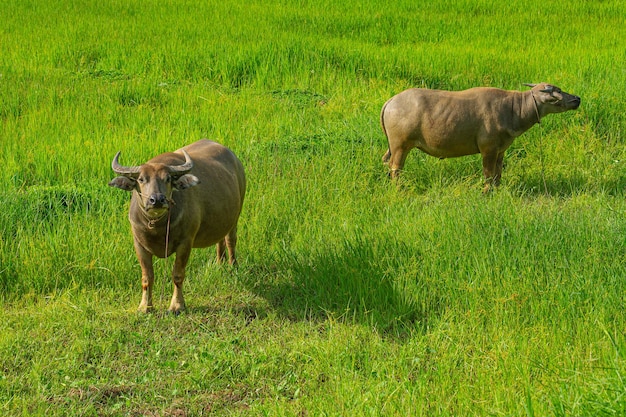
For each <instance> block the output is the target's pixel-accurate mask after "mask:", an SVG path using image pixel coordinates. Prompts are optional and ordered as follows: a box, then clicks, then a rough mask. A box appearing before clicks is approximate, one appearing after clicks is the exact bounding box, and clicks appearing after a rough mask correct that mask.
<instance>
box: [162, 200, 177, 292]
mask: <svg viewBox="0 0 626 417" xmlns="http://www.w3.org/2000/svg"><path fill="white" fill-rule="evenodd" d="M167 202H168V204H169V205H170V207H168V209H167V224H166V225H165V260H164V262H163V263H164V264H165V265H163V285H161V301H160V303H161V304H163V298H165V283H166V282H167V271H168V269H169V268H168V267H167V264H168V262H167V258H168V257H169V256H168V251H169V244H170V224H171V220H172V206H174V205H175V204H176V203H175V202H174V199H173V198H172V197H171V196H170V197H168V198H167Z"/></svg>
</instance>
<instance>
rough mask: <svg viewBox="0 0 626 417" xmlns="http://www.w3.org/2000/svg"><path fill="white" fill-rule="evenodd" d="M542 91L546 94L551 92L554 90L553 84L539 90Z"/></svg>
mask: <svg viewBox="0 0 626 417" xmlns="http://www.w3.org/2000/svg"><path fill="white" fill-rule="evenodd" d="M539 91H541V92H542V93H548V94H552V92H553V91H554V86H553V85H548V86H547V87H546V88H544V89H543V90H539Z"/></svg>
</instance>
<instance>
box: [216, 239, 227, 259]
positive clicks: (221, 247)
mask: <svg viewBox="0 0 626 417" xmlns="http://www.w3.org/2000/svg"><path fill="white" fill-rule="evenodd" d="M215 251H216V252H217V258H216V261H217V263H218V264H221V263H223V262H224V261H226V241H225V239H222V240H220V241H219V242H217V245H215Z"/></svg>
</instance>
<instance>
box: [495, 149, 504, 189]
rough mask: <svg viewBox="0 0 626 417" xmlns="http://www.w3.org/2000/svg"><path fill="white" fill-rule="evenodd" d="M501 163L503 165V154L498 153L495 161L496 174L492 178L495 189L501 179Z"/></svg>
mask: <svg viewBox="0 0 626 417" xmlns="http://www.w3.org/2000/svg"><path fill="white" fill-rule="evenodd" d="M503 163H504V152H500V153H499V154H498V159H497V160H496V173H495V175H494V177H493V183H494V185H495V186H496V187H497V186H499V185H500V180H501V179H502V165H503Z"/></svg>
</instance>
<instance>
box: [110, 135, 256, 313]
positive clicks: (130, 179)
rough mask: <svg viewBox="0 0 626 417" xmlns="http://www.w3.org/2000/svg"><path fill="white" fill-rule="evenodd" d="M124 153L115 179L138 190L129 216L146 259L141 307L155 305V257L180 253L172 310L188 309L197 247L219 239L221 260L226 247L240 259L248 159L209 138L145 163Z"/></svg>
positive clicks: (174, 273) (115, 182)
mask: <svg viewBox="0 0 626 417" xmlns="http://www.w3.org/2000/svg"><path fill="white" fill-rule="evenodd" d="M119 156H120V152H118V153H117V154H116V155H115V157H114V158H113V162H112V164H111V167H112V168H113V171H114V172H115V173H116V174H117V175H119V176H118V177H116V178H114V179H113V180H112V181H111V182H110V183H109V185H110V186H112V187H117V188H121V189H122V190H125V191H131V192H132V198H131V202H130V209H129V213H128V218H129V220H130V224H131V229H132V233H133V238H134V246H135V252H136V254H137V258H138V259H139V263H140V265H141V285H142V288H143V294H142V297H141V303H140V304H139V311H141V312H148V311H150V310H152V309H153V305H152V286H153V283H154V270H153V266H152V257H153V256H158V257H159V258H166V257H168V256H169V255H171V254H173V253H176V260H175V262H174V268H173V271H172V280H173V282H174V293H173V295H172V302H171V304H170V307H169V311H171V312H174V313H178V312H180V311H182V310H184V309H185V300H184V298H183V291H182V289H183V281H184V279H185V267H186V265H187V261H188V260H189V255H190V253H191V248H203V247H208V246H212V245H214V244H217V261H218V262H220V263H221V262H222V261H224V260H226V253H225V250H226V249H228V256H229V261H230V263H231V264H235V263H236V262H237V260H236V257H235V245H236V243H237V222H238V220H239V214H240V213H241V209H242V206H243V199H244V195H245V191H246V179H245V175H244V170H243V165H242V164H241V162H240V161H239V159H237V157H236V156H235V154H233V152H232V151H230V150H229V149H228V148H226V147H224V146H222V145H220V144H218V143H216V142H212V141H210V140H206V139H203V140H199V141H197V142H195V143H192V144H191V145H188V146H185V147H184V148H182V149H179V150H177V151H176V152H170V153H164V154H161V155H159V156H156V157H154V158H152V159H151V160H149V161H148V162H146V163H145V164H143V165H140V166H131V167H126V166H121V165H120V164H119V162H118V160H119ZM166 248H167V250H166Z"/></svg>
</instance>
